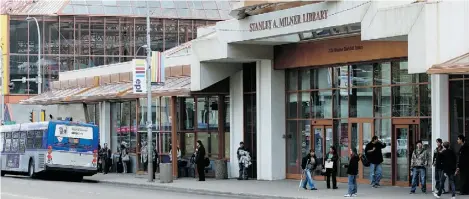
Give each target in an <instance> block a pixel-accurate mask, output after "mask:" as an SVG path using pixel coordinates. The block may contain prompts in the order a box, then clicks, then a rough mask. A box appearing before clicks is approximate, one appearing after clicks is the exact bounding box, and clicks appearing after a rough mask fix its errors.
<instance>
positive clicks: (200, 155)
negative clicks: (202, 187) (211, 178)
mask: <svg viewBox="0 0 469 199" xmlns="http://www.w3.org/2000/svg"><path fill="white" fill-rule="evenodd" d="M195 163H196V165H197V173H198V174H199V181H205V167H206V165H207V164H206V160H205V147H204V144H202V141H200V140H197V155H196V156H195Z"/></svg>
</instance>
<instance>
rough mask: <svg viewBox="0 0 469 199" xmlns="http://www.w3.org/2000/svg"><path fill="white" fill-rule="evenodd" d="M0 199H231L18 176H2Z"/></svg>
mask: <svg viewBox="0 0 469 199" xmlns="http://www.w3.org/2000/svg"><path fill="white" fill-rule="evenodd" d="M1 198H2V199H63V198H66V199H83V198H86V199H129V198H139V199H144V198H152V199H167V198H171V199H183V198H195V199H197V198H204V199H215V198H217V199H218V198H220V199H234V198H233V197H221V196H210V195H192V194H185V193H175V192H168V191H158V190H149V189H144V188H142V189H139V188H131V187H122V186H113V185H108V184H104V183H96V182H93V181H84V182H80V183H76V182H64V181H47V180H36V179H30V178H28V177H22V176H5V177H2V178H1Z"/></svg>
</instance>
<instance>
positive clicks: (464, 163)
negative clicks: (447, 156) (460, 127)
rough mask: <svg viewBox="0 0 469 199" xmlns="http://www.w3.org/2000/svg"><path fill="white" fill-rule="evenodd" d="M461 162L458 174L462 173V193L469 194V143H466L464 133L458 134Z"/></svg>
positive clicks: (457, 170)
mask: <svg viewBox="0 0 469 199" xmlns="http://www.w3.org/2000/svg"><path fill="white" fill-rule="evenodd" d="M458 144H459V145H461V148H460V149H459V162H458V167H457V169H456V175H458V174H459V175H460V181H461V187H460V189H461V195H469V145H468V144H467V143H466V138H465V137H464V135H459V136H458Z"/></svg>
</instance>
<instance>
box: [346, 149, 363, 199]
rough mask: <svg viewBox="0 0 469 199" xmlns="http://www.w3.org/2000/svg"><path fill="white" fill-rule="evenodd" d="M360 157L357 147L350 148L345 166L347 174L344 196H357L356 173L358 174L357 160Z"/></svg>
mask: <svg viewBox="0 0 469 199" xmlns="http://www.w3.org/2000/svg"><path fill="white" fill-rule="evenodd" d="M359 160H360V158H359V157H358V154H357V149H356V148H352V149H350V162H349V164H348V168H347V174H348V193H347V194H345V195H344V197H355V196H357V175H358V161H359Z"/></svg>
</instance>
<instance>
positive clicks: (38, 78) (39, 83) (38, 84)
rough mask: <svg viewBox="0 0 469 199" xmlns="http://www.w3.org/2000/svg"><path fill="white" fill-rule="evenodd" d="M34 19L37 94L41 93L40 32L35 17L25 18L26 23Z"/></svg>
mask: <svg viewBox="0 0 469 199" xmlns="http://www.w3.org/2000/svg"><path fill="white" fill-rule="evenodd" d="M31 19H34V21H35V22H36V26H37V41H38V49H37V94H38V95H39V94H41V93H42V65H41V30H40V28H39V23H38V22H37V19H36V17H26V20H27V21H30V20H31Z"/></svg>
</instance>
